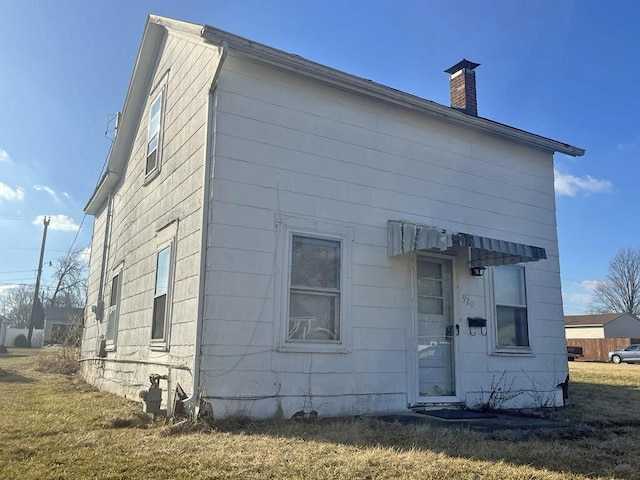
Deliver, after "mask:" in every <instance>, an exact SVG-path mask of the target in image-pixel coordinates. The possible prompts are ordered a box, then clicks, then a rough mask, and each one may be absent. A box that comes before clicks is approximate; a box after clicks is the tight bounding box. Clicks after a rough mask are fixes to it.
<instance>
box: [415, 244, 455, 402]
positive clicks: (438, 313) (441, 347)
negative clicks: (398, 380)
mask: <svg viewBox="0 0 640 480" xmlns="http://www.w3.org/2000/svg"><path fill="white" fill-rule="evenodd" d="M416 273H417V279H416V290H417V291H416V299H417V302H416V310H417V311H416V319H417V323H418V324H417V347H418V348H417V350H418V352H417V353H418V354H417V359H418V368H417V372H418V379H417V380H418V401H419V402H429V401H435V397H455V395H456V392H455V378H454V371H455V369H454V348H453V338H454V336H453V275H452V262H451V260H447V259H442V258H435V257H426V256H421V255H418V256H417V268H416ZM440 400H443V401H446V400H447V399H446V398H441V399H440Z"/></svg>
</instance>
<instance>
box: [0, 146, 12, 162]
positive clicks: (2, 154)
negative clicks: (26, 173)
mask: <svg viewBox="0 0 640 480" xmlns="http://www.w3.org/2000/svg"><path fill="white" fill-rule="evenodd" d="M9 160H11V157H10V156H9V152H7V151H6V150H5V149H4V148H0V162H8V161H9Z"/></svg>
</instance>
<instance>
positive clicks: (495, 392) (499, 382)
mask: <svg viewBox="0 0 640 480" xmlns="http://www.w3.org/2000/svg"><path fill="white" fill-rule="evenodd" d="M506 376H507V372H506V371H504V372H502V374H501V375H500V377H499V378H497V379H496V376H495V375H493V376H492V377H491V387H490V388H489V392H488V395H487V399H486V400H485V401H483V402H482V403H481V404H480V405H479V409H480V410H481V411H483V412H492V411H495V410H503V409H504V408H505V407H506V406H507V404H508V403H509V402H510V401H511V400H513V399H515V398H517V397H519V396H520V395H522V393H523V392H522V391H520V390H514V389H513V384H514V382H515V381H516V379H515V377H514V378H512V379H511V382H509V383H507V378H506ZM480 391H481V392H482V398H483V399H484V398H485V391H484V389H482V388H481V389H480Z"/></svg>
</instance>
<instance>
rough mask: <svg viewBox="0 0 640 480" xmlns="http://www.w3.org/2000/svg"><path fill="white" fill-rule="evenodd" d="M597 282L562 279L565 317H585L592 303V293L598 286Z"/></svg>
mask: <svg viewBox="0 0 640 480" xmlns="http://www.w3.org/2000/svg"><path fill="white" fill-rule="evenodd" d="M598 283H599V282H598V281H597V280H583V281H581V282H578V281H573V280H567V279H564V280H563V281H562V301H563V303H564V309H565V313H566V314H567V315H585V314H587V313H589V306H590V305H591V304H592V302H593V293H594V291H595V289H596V287H597V286H598Z"/></svg>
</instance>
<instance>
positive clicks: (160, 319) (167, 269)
mask: <svg viewBox="0 0 640 480" xmlns="http://www.w3.org/2000/svg"><path fill="white" fill-rule="evenodd" d="M171 247H172V246H171V244H170V245H168V246H165V247H164V248H163V249H162V250H160V251H159V252H158V254H157V256H156V283H155V292H154V297H153V320H152V324H151V340H152V341H153V340H156V341H157V340H160V341H164V340H166V337H167V327H168V318H169V310H170V306H171V302H170V291H171V289H170V279H171Z"/></svg>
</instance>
